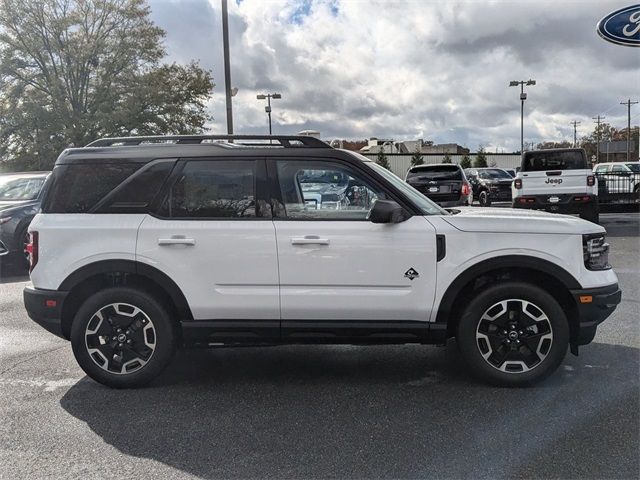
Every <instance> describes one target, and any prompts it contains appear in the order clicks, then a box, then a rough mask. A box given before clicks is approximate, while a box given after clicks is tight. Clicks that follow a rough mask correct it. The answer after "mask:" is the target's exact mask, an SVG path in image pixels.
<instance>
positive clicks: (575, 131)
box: [569, 120, 582, 147]
mask: <svg viewBox="0 0 640 480" xmlns="http://www.w3.org/2000/svg"><path fill="white" fill-rule="evenodd" d="M580 123H582V122H578V121H577V120H574V121H573V122H569V124H570V125H573V146H574V147H576V146H577V145H578V125H580Z"/></svg>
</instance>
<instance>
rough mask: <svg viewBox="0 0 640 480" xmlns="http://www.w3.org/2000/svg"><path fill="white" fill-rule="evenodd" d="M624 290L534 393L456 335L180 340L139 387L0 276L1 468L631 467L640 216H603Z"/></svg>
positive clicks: (196, 471) (225, 473)
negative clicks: (53, 330) (87, 358)
mask: <svg viewBox="0 0 640 480" xmlns="http://www.w3.org/2000/svg"><path fill="white" fill-rule="evenodd" d="M602 223H603V224H604V225H605V227H606V228H607V230H608V232H609V238H610V243H611V245H612V255H611V261H612V263H613V265H614V267H615V268H616V271H617V273H618V276H619V278H620V284H621V287H622V289H623V301H622V304H621V305H620V306H619V308H618V309H617V310H616V312H615V313H614V315H613V316H612V317H610V318H609V319H608V320H607V321H606V322H605V323H604V324H603V325H602V326H601V327H600V329H599V331H598V335H597V336H596V338H595V341H594V343H592V344H591V345H589V346H586V347H582V348H581V350H580V356H579V357H574V356H572V355H570V354H568V355H567V357H566V360H565V362H564V364H563V365H562V366H561V367H560V369H559V370H558V372H557V373H555V374H554V375H553V376H552V377H550V378H549V379H548V380H547V381H545V382H544V383H542V384H541V385H539V386H536V387H532V388H526V389H501V388H493V387H488V386H485V385H483V384H481V383H478V382H476V381H475V380H474V379H473V378H471V377H470V376H469V375H468V374H467V372H466V370H465V368H464V365H463V364H462V363H461V361H460V360H459V358H458V356H457V352H456V346H455V343H454V342H451V343H450V344H449V345H447V346H446V347H432V346H375V347H351V346H314V347H309V346H300V347H271V348H228V349H218V350H191V351H182V352H179V354H178V355H177V356H176V358H175V359H174V361H173V363H172V364H171V365H170V367H169V368H168V369H167V370H166V371H165V372H164V373H163V374H162V375H161V376H160V377H159V378H158V379H157V380H156V381H155V382H154V383H153V384H152V385H151V386H150V387H148V388H144V389H139V390H127V391H118V390H110V389H108V388H106V387H103V386H101V385H99V384H97V383H95V382H93V381H91V380H90V379H88V378H86V377H85V376H84V374H83V372H82V371H81V370H80V368H79V367H78V366H77V365H76V363H75V361H74V359H73V355H72V353H71V348H70V346H69V344H68V343H67V342H65V341H63V340H60V339H58V338H56V337H54V336H52V335H51V334H49V333H47V332H46V331H44V330H43V329H41V328H40V327H38V326H37V325H36V324H34V323H33V322H31V321H30V320H29V319H28V318H27V316H26V313H25V311H24V308H23V306H22V296H21V291H22V288H23V287H24V285H25V280H26V279H25V278H24V277H23V276H20V274H19V272H12V271H7V270H6V269H5V270H2V271H0V274H2V275H0V478H2V479H5V478H6V479H22V478H25V479H27V478H29V479H31V478H125V477H128V478H138V479H146V478H303V477H304V478H309V477H313V478H345V477H350V478H389V477H394V478H425V477H426V478H507V477H508V478H532V477H542V478H638V477H640V463H639V452H640V418H639V412H640V382H639V374H640V326H639V322H640V216H639V215H638V214H605V215H603V216H602Z"/></svg>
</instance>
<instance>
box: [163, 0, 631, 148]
mask: <svg viewBox="0 0 640 480" xmlns="http://www.w3.org/2000/svg"><path fill="white" fill-rule="evenodd" d="M150 4H151V7H152V10H153V18H154V20H155V21H156V22H157V23H158V24H159V25H160V26H161V27H163V28H164V29H165V30H166V31H167V38H166V44H167V49H168V53H169V58H170V59H172V60H176V61H179V62H186V61H189V60H190V59H192V58H195V59H199V60H200V61H201V62H202V64H203V65H204V66H205V67H207V68H210V69H212V70H213V72H214V78H215V81H216V83H217V85H218V86H217V87H216V91H215V94H214V96H213V98H212V101H211V109H212V113H213V115H214V117H215V121H214V122H213V124H212V125H211V127H212V130H213V131H214V132H220V133H223V132H225V131H226V123H225V122H226V120H225V100H224V75H223V64H222V29H221V18H220V2H219V0H182V1H177V0H173V1H171V0H151V1H150ZM617 7H619V3H618V2H611V1H603V0H600V1H592V2H585V1H570V2H567V1H563V2H557V1H556V2H551V1H539V2H533V1H527V2H525V1H515V0H514V1H511V2H495V1H494V2H490V3H487V2H481V1H468V2H460V1H455V2H451V1H440V2H436V1H394V2H387V1H380V0H376V1H355V0H354V1H348V0H342V1H329V0H318V1H305V2H302V1H290V0H273V1H265V0H243V1H241V2H239V3H236V2H234V1H233V0H232V1H231V2H229V14H230V37H231V54H232V56H231V61H232V84H233V86H236V87H238V88H239V93H238V95H237V96H236V97H234V102H233V107H234V124H235V130H236V132H237V133H262V132H265V131H266V115H265V113H264V103H263V102H259V101H257V100H256V99H255V95H256V93H260V92H265V91H277V92H280V93H282V95H283V98H282V100H275V101H274V103H273V120H274V131H275V132H276V133H295V132H297V131H299V130H301V129H306V128H313V129H317V130H320V131H321V132H322V134H323V136H324V137H326V138H334V137H342V138H365V137H369V136H378V137H395V138H415V137H418V136H420V137H424V138H427V139H433V140H435V141H437V142H449V141H452V142H458V143H461V144H465V145H468V146H469V147H471V148H476V147H477V145H478V144H480V143H482V144H484V145H488V146H490V147H491V148H493V149H495V148H496V147H498V148H504V149H506V150H513V149H517V148H518V147H519V136H520V118H519V114H520V105H519V101H518V95H519V91H517V89H515V88H508V87H507V85H508V82H509V80H513V79H528V78H530V77H532V78H535V79H536V80H537V81H538V85H537V86H535V87H531V88H529V89H528V93H529V100H527V102H526V106H525V113H526V118H525V137H526V139H527V140H528V141H536V142H537V141H541V140H560V139H568V138H572V136H573V130H572V127H571V126H570V125H569V121H571V120H574V119H577V120H580V121H582V126H581V127H582V132H581V133H587V131H589V130H590V127H591V124H590V122H591V118H590V117H591V116H594V115H597V114H599V113H603V112H604V111H607V110H608V111H607V113H606V115H607V121H611V122H612V123H613V124H614V125H617V126H620V127H622V126H624V125H625V123H626V122H625V120H626V117H625V114H626V111H625V110H624V108H623V107H622V106H621V105H619V106H617V107H616V105H617V104H618V102H619V101H621V100H622V99H624V98H627V97H628V96H634V94H636V93H637V92H638V90H639V89H638V87H639V86H640V74H639V72H640V56H639V55H638V50H635V49H633V48H625V47H620V46H617V45H612V44H608V43H606V42H604V41H603V40H602V39H601V38H599V37H598V36H597V34H596V32H595V25H596V23H597V21H598V20H599V19H600V18H602V17H603V16H604V15H606V14H607V13H608V12H609V11H612V10H615V9H616V8H617Z"/></svg>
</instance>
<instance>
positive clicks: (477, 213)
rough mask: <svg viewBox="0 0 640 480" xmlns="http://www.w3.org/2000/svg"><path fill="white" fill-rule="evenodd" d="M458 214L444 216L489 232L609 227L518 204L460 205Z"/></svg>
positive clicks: (457, 225) (456, 224)
mask: <svg viewBox="0 0 640 480" xmlns="http://www.w3.org/2000/svg"><path fill="white" fill-rule="evenodd" d="M455 211H457V212H460V213H457V214H455V215H449V216H445V217H442V219H443V220H444V221H445V222H447V223H449V224H450V225H452V226H453V227H455V228H457V229H458V230H461V231H463V232H486V233H491V232H495V233H560V234H567V235H583V234H586V233H602V232H605V229H604V228H603V227H601V226H600V225H596V224H595V223H591V222H587V221H586V220H582V219H580V218H577V217H572V216H571V215H561V214H558V213H547V212H539V211H536V210H521V209H517V208H478V207H460V208H456V209H455Z"/></svg>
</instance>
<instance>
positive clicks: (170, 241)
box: [158, 237, 196, 245]
mask: <svg viewBox="0 0 640 480" xmlns="http://www.w3.org/2000/svg"><path fill="white" fill-rule="evenodd" d="M195 244H196V241H195V240H194V239H193V238H185V237H171V238H159V239H158V245H195Z"/></svg>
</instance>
